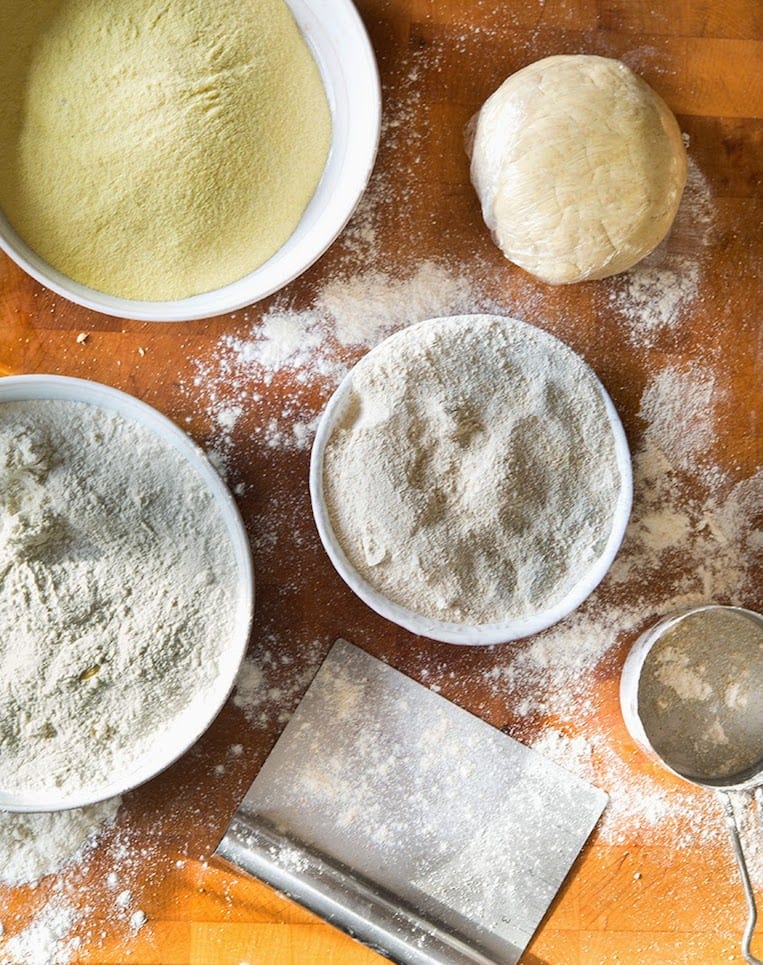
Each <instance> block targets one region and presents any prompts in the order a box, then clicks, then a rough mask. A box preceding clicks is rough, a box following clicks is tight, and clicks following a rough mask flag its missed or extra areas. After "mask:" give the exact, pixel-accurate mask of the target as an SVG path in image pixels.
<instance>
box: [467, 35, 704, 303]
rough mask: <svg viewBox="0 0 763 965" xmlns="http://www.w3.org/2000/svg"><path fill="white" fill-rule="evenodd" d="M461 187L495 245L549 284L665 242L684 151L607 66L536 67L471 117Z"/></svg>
mask: <svg viewBox="0 0 763 965" xmlns="http://www.w3.org/2000/svg"><path fill="white" fill-rule="evenodd" d="M471 176H472V181H473V183H474V186H475V188H476V189H477V194H478V195H479V198H480V201H481V202H482V213H483V216H484V218H485V222H486V223H487V225H488V227H489V228H490V230H491V231H492V233H493V237H494V239H495V241H496V244H497V245H498V246H499V247H500V249H501V250H502V251H503V253H504V254H505V255H506V257H507V258H508V259H509V260H511V261H513V262H514V263H515V264H517V265H519V266H520V267H522V268H524V269H526V270H527V271H529V272H531V273H532V274H533V275H536V276H537V277H538V278H541V279H543V281H547V282H551V283H552V284H566V283H570V282H576V281H583V280H585V279H588V278H606V277H607V276H608V275H614V274H616V273H617V272H620V271H624V270H625V269H626V268H630V267H631V265H634V264H635V263H636V262H637V261H640V260H641V259H642V258H643V257H644V256H645V255H647V254H649V252H650V251H652V250H653V249H654V248H656V247H657V245H658V244H659V243H660V241H662V239H663V238H664V237H665V235H666V234H667V233H668V231H669V229H670V226H671V224H672V223H673V219H674V217H675V215H676V211H677V210H678V205H679V202H680V200H681V193H682V191H683V187H684V183H685V181H686V151H685V150H684V145H683V140H682V138H681V132H680V130H679V128H678V124H677V122H676V119H675V117H674V116H673V114H672V113H671V111H670V109H669V108H668V107H667V105H666V104H665V102H664V101H663V100H662V98H661V97H659V96H658V95H657V94H655V92H654V91H653V90H652V89H651V88H650V87H649V86H648V85H647V84H646V83H645V82H644V81H643V80H641V79H640V78H639V77H637V76H636V75H635V74H634V73H633V71H632V70H630V69H629V68H628V67H626V66H625V64H623V63H620V61H617V60H611V59H609V58H607V57H596V56H591V55H584V54H574V55H564V56H556V57H546V58H545V59H544V60H539V61H537V62H536V63H534V64H530V65H529V66H528V67H525V68H523V69H522V70H520V71H517V73H515V74H512V75H511V76H510V77H509V78H508V79H507V80H506V81H505V82H504V83H503V84H502V85H501V86H500V87H499V88H498V90H497V91H496V92H495V93H494V94H493V95H492V96H491V97H490V98H488V100H487V101H486V102H485V104H484V106H483V107H482V109H481V111H480V112H479V114H478V115H477V118H476V124H475V127H474V142H473V145H472V160H471Z"/></svg>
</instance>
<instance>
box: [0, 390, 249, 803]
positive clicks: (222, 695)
mask: <svg viewBox="0 0 763 965" xmlns="http://www.w3.org/2000/svg"><path fill="white" fill-rule="evenodd" d="M31 399H60V400H62V401H66V402H85V403H89V404H90V405H94V406H97V407H99V408H101V409H109V410H112V411H113V412H116V413H118V414H119V415H120V416H122V417H123V418H125V419H128V420H130V421H132V422H137V423H139V424H140V425H141V426H143V427H145V428H146V429H148V430H149V431H150V432H151V433H153V434H154V435H155V436H156V437H158V438H159V439H160V440H161V441H162V442H163V443H165V444H166V445H168V446H171V447H172V448H173V449H175V450H176V451H177V452H178V453H179V454H180V455H181V456H182V458H183V459H185V461H186V462H187V463H188V465H189V466H190V467H191V468H192V469H193V470H194V472H196V474H197V475H198V476H199V478H200V479H201V481H202V482H203V483H204V485H205V486H206V488H207V490H208V491H209V492H210V494H211V495H212V497H213V498H214V501H215V503H216V505H217V507H218V509H219V511H220V514H221V516H222V518H223V521H224V523H225V526H226V528H227V530H228V535H229V537H230V541H231V547H232V550H233V554H234V557H235V560H236V568H237V570H238V580H237V582H238V602H237V607H236V613H235V618H234V627H233V632H232V634H231V636H230V639H229V640H228V641H227V643H226V645H225V648H224V650H223V652H222V653H221V656H220V673H219V675H218V677H217V679H216V680H215V682H214V685H213V686H212V687H205V689H204V691H203V693H200V694H199V695H198V696H197V697H196V698H194V699H193V700H192V701H191V704H190V705H189V706H188V707H187V708H186V709H185V710H184V711H183V712H182V713H181V714H180V715H179V716H178V717H177V718H176V720H175V721H174V722H173V724H172V725H171V727H170V728H169V729H168V730H167V732H166V739H164V738H163V741H162V743H161V746H155V747H154V748H153V750H152V751H151V753H150V754H147V755H146V756H145V757H143V758H142V759H141V760H140V762H139V764H138V765H137V766H136V767H135V768H133V769H132V770H130V771H124V772H120V773H119V774H114V775H112V776H111V778H110V779H109V780H108V781H107V782H106V783H104V784H102V785H100V786H97V787H96V786H92V787H90V788H87V789H86V791H83V792H78V793H76V794H71V795H68V796H64V795H55V794H46V795H43V796H34V795H20V794H10V793H8V792H6V791H5V790H4V789H3V786H2V775H0V809H2V810H6V811H61V810H65V809H67V808H76V807H84V806H85V805H87V804H93V803H95V802H96V801H102V800H106V799H107V798H110V797H114V796H115V795H117V794H123V793H124V792H125V791H128V790H129V789H130V788H133V787H137V786H138V785H139V784H143V783H144V782H145V781H147V780H149V779H150V778H152V777H154V776H155V775H156V774H158V773H159V772H160V771H163V770H164V769H165V768H167V767H169V765H170V764H172V763H174V762H175V761H176V760H177V759H178V758H179V757H180V756H181V755H182V754H184V753H185V752H186V751H187V750H188V748H189V747H191V745H192V744H194V743H195V742H196V741H197V740H198V739H199V737H201V735H202V734H203V733H204V731H205V730H206V729H207V728H208V727H209V725H210V724H211V723H212V721H213V720H214V718H215V717H216V716H217V714H218V713H219V711H220V710H221V708H222V706H223V704H224V703H225V701H226V700H227V699H228V696H229V694H230V692H231V690H232V688H233V684H234V682H235V680H236V675H237V674H238V671H239V668H240V666H241V661H242V660H243V658H244V654H245V652H246V647H247V643H248V640H249V631H250V628H251V622H252V615H253V612H254V574H253V568H252V561H251V555H250V549H249V540H248V539H247V536H246V530H245V529H244V524H243V522H242V520H241V516H240V515H239V512H238V508H237V506H236V503H235V501H234V500H233V497H232V496H231V494H230V492H229V491H228V489H227V488H226V486H225V485H224V483H223V482H222V480H221V479H220V477H219V476H218V474H217V473H216V472H215V470H214V469H213V468H212V466H211V464H210V462H209V460H208V459H207V457H206V455H205V454H204V453H203V452H202V450H201V449H200V448H199V447H198V446H197V445H196V444H195V443H194V442H193V441H192V440H191V439H190V438H189V437H188V436H187V435H186V434H185V433H184V432H183V431H182V430H180V429H179V428H178V427H177V426H176V425H175V424H174V423H173V422H171V421H170V420H169V419H168V418H166V416H163V415H162V414H161V413H159V412H157V411H156V409H152V408H151V406H149V405H146V403H145V402H141V401H139V400H138V399H136V398H134V397H133V396H131V395H127V394H126V393H125V392H120V391H119V390H118V389H113V388H110V387H109V386H106V385H101V384H100V383H98V382H89V381H86V380H84V379H73V378H67V377H64V376H58V375H18V376H6V377H4V378H0V405H1V404H2V403H4V402H22V401H26V400H31Z"/></svg>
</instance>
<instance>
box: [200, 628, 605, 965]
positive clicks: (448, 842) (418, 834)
mask: <svg viewBox="0 0 763 965" xmlns="http://www.w3.org/2000/svg"><path fill="white" fill-rule="evenodd" d="M606 800H607V797H606V795H605V794H604V793H603V792H602V791H600V790H597V789H596V788H595V787H592V786H591V785H590V784H588V783H586V782H585V781H583V780H580V779H579V778H577V777H574V776H573V775H571V774H569V773H567V772H566V771H565V770H564V769H563V768H561V767H559V766H557V765H556V764H554V763H553V762H551V761H548V760H546V759H545V758H543V757H542V756H541V755H540V754H538V753H537V752H535V751H533V750H531V749H529V748H527V747H525V746H523V745H522V744H520V743H518V742H517V741H515V740H513V739H512V738H511V737H508V736H507V735H506V734H503V733H502V732H501V731H498V730H496V729H495V728H493V727H491V726H490V725H488V724H486V723H485V722H484V721H482V720H480V719H479V718H477V717H474V716H473V715H472V714H470V713H468V712H467V711H464V710H462V709H460V708H459V707H457V706H456V705H455V704H452V703H451V702H450V701H448V700H446V699H445V698H443V697H441V696H439V695H438V694H436V693H434V692H433V691H431V690H428V689H427V688H426V687H423V686H421V685H420V684H418V683H416V682H415V681H413V680H411V679H410V678H408V677H406V676H405V675H404V674H402V673H400V672H399V671H397V670H395V669H393V668H392V667H390V666H388V665H387V664H385V663H383V662H382V661H380V660H377V659H376V658H375V657H372V656H370V655H369V654H367V653H365V652H364V651H362V650H359V649H358V648H357V647H355V646H353V645H352V644H350V643H347V642H345V641H343V640H338V641H337V642H336V643H335V644H334V646H333V647H332V649H331V651H330V652H329V654H328V656H327V657H326V659H325V661H324V662H323V664H322V666H321V668H320V670H319V671H318V674H317V676H316V677H315V679H314V681H313V683H312V684H311V685H310V687H309V688H308V690H307V692H306V694H305V696H304V697H303V698H302V701H301V702H300V704H299V707H298V708H297V710H296V712H295V713H294V715H293V717H292V718H291V720H290V721H289V723H288V724H287V726H286V728H285V729H284V731H283V733H282V735H281V737H280V738H279V740H278V742H277V743H276V745H275V747H274V748H273V750H272V751H271V753H270V755H269V757H268V759H267V760H266V762H265V764H264V765H263V767H262V769H261V770H260V772H259V774H258V775H257V777H256V778H255V780H254V782H253V784H252V786H251V788H250V789H249V791H248V793H247V795H246V797H245V798H244V800H243V802H242V803H241V806H240V807H239V809H238V810H237V811H236V813H235V815H234V817H233V819H232V821H231V823H230V825H229V827H228V829H227V831H226V833H225V836H224V837H223V839H222V841H221V842H220V844H219V846H218V848H217V851H216V852H215V854H216V856H218V857H219V858H222V859H224V860H225V861H226V862H227V863H229V864H232V865H235V866H236V867H238V868H240V869H243V870H244V871H246V872H248V873H249V874H252V875H254V876H255V877H257V878H259V879H261V880H263V881H265V882H267V883H268V884H270V885H271V886H272V887H274V888H276V889H277V890H278V891H280V892H283V893H284V894H287V895H289V896H290V897H292V898H294V899H295V900H296V901H298V902H300V903H301V904H303V905H304V906H305V907H307V908H309V909H310V910H312V911H314V912H315V913H316V914H318V915H320V916H321V917H323V918H325V919H326V920H328V921H330V922H331V923H332V924H334V925H336V926H337V927H338V928H341V929H343V930H344V931H346V932H349V933H350V934H352V935H354V936H355V937H356V938H358V939H360V940H361V941H363V942H365V943H366V944H368V945H370V946H371V947H373V948H376V949H377V950H378V951H380V952H381V953H382V954H384V955H386V956H387V957H389V958H391V959H392V960H393V961H397V962H402V963H405V965H445V963H447V965H472V963H479V965H496V963H500V965H513V963H515V962H517V961H518V959H519V956H520V955H521V954H522V952H523V950H524V948H525V947H526V945H527V943H528V942H529V940H530V938H531V937H532V935H533V933H534V931H535V930H536V928H537V927H538V925H539V923H540V921H541V919H542V918H543V916H544V914H545V913H546V911H547V909H548V907H549V905H550V903H551V901H552V900H553V898H554V895H555V894H556V892H557V890H558V889H559V887H560V886H561V884H562V882H563V881H564V878H565V877H566V875H567V873H568V871H569V869H570V867H571V865H572V863H573V861H574V860H575V858H576V857H577V855H578V853H579V852H580V849H581V848H582V847H583V844H584V843H585V841H586V839H587V838H588V836H589V834H590V833H591V831H592V829H593V827H594V825H595V824H596V822H597V821H598V819H599V817H600V815H601V812H602V811H603V809H604V806H605V804H606Z"/></svg>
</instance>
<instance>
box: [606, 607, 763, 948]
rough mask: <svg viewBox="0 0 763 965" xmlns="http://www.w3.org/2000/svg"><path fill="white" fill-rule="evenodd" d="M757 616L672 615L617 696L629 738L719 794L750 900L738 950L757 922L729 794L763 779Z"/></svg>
mask: <svg viewBox="0 0 763 965" xmlns="http://www.w3.org/2000/svg"><path fill="white" fill-rule="evenodd" d="M762 696H763V616H761V615H760V614H759V613H754V612H753V611H751V610H745V609H742V608H741V607H732V606H719V605H714V604H713V605H707V606H700V607H695V608H693V609H690V610H686V611H684V612H682V613H678V614H674V615H672V616H668V617H666V618H664V619H663V620H661V621H660V622H659V623H657V624H656V625H655V626H653V627H652V628H651V629H649V630H647V631H646V632H645V633H644V634H642V636H641V637H640V638H639V639H638V640H637V641H636V643H635V644H634V646H633V649H632V650H631V652H630V653H629V654H628V657H627V659H626V661H625V665H624V667H623V673H622V677H621V681H620V703H621V707H622V712H623V717H624V719H625V723H626V726H627V727H628V730H629V731H630V734H631V736H632V737H633V739H634V740H635V741H636V742H637V743H638V744H639V745H640V746H641V747H642V749H643V750H645V751H646V752H647V754H649V755H650V756H651V757H653V758H656V759H657V760H658V761H659V762H660V763H661V764H663V765H664V766H665V767H666V768H667V769H668V770H669V771H672V772H673V773H674V774H676V775H678V776H679V777H681V778H683V779H684V780H686V781H690V782H691V783H693V784H697V785H699V786H700V787H706V788H711V789H713V790H715V791H716V793H717V794H718V796H719V798H720V800H721V803H722V805H723V810H724V813H725V816H726V821H727V824H728V827H729V831H730V833H731V840H732V845H733V848H734V854H735V856H736V860H737V864H738V866H739V872H740V875H741V878H742V884H743V886H744V892H745V897H746V899H747V907H748V919H747V926H746V928H745V931H744V935H743V938H742V952H743V954H744V956H745V958H746V960H747V961H748V962H751V963H753V965H763V963H761V961H760V959H758V958H755V957H754V956H753V955H752V953H751V951H750V944H751V941H752V936H753V933H754V931H755V925H756V921H757V909H756V905H755V895H754V891H753V887H752V883H751V881H750V875H749V871H748V868H747V863H746V860H745V855H744V850H743V847H742V843H741V840H740V835H739V827H738V825H737V818H736V815H735V812H734V808H733V806H732V793H733V792H738V791H752V792H754V793H755V795H756V797H757V803H758V807H759V808H760V806H761V797H760V789H761V785H763V699H761V697H762Z"/></svg>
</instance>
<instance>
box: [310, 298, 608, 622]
mask: <svg viewBox="0 0 763 965" xmlns="http://www.w3.org/2000/svg"><path fill="white" fill-rule="evenodd" d="M323 479H324V490H325V496H326V504H327V508H328V513H329V517H330V519H331V525H332V528H333V530H334V534H335V535H336V537H337V539H338V541H339V543H340V545H341V547H342V549H343V550H344V552H345V555H346V556H347V558H348V560H349V561H350V563H351V564H352V566H353V567H354V568H355V569H356V570H357V572H358V573H360V575H361V576H362V577H363V578H364V579H365V580H366V581H367V583H369V584H370V585H371V586H373V587H374V588H375V589H376V590H378V591H379V592H381V593H383V594H384V595H385V596H386V597H387V598H388V599H391V600H392V601H394V602H395V603H397V604H399V605H401V606H403V607H406V608H407V609H408V610H411V611H413V612H415V613H418V614H421V615H424V616H426V617H429V618H432V619H436V620H442V621H448V622H454V623H471V624H489V623H497V622H501V621H504V620H507V619H522V618H525V617H530V616H535V615H536V614H538V613H541V612H543V611H546V610H549V609H550V608H551V607H554V606H556V605H558V604H560V603H561V602H562V601H563V600H564V599H565V598H566V597H567V595H568V594H569V593H571V592H572V591H573V590H574V589H575V587H576V586H577V585H578V584H579V582H580V581H581V579H582V578H584V577H585V576H586V574H587V573H588V571H590V569H591V568H592V567H593V566H595V565H596V564H597V563H598V561H599V560H600V559H601V557H602V556H603V554H604V552H605V549H606V547H607V544H608V541H609V539H610V536H611V534H612V532H613V527H614V525H615V517H616V512H617V509H618V505H619V503H620V500H621V498H622V493H623V490H624V486H625V485H626V481H625V480H624V478H623V472H622V470H621V467H620V465H619V463H618V455H617V449H616V444H615V435H614V432H613V428H612V423H611V421H610V416H609V414H608V412H607V409H606V407H605V401H604V397H603V394H602V391H601V387H600V386H599V383H598V381H597V380H596V378H595V376H594V375H593V373H592V372H591V370H590V369H589V368H588V366H587V365H586V364H585V363H584V362H583V361H582V359H581V358H579V356H577V355H576V354H575V353H574V352H573V351H572V350H571V349H569V348H567V346H565V345H563V344H562V343H561V342H559V341H558V340H557V339H555V338H553V337H552V336H550V335H549V334H548V333H546V332H543V331H541V330H540V329H537V328H534V327H533V326H530V325H526V324H524V323H522V322H518V321H516V320H515V319H510V318H501V317H497V316H490V315H476V316H460V317H459V316H456V317H452V318H448V319H438V320H434V321H429V322H423V323H421V324H419V325H415V326H413V327H411V328H408V329H405V330H404V331H402V332H399V333H398V334H397V335H395V336H393V337H392V338H390V339H388V340H387V341H386V342H385V343H383V344H382V345H381V346H379V348H377V349H376V350H375V351H374V352H373V353H372V354H371V355H369V356H368V358H367V359H366V360H364V362H363V363H362V364H361V365H360V366H358V368H357V369H356V370H355V371H354V373H353V376H352V386H351V388H350V391H349V396H348V399H347V404H346V407H345V409H344V411H343V412H342V413H341V414H340V417H339V419H338V422H337V424H336V426H335V427H334V429H333V431H332V433H331V435H330V436H329V439H328V441H327V444H326V449H325V457H324V474H323Z"/></svg>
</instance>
